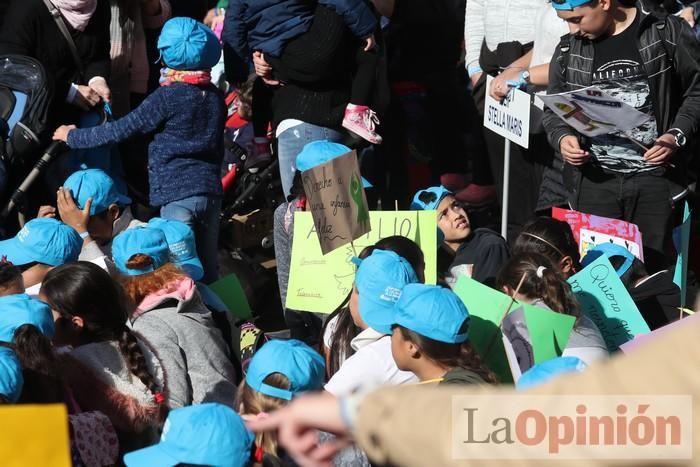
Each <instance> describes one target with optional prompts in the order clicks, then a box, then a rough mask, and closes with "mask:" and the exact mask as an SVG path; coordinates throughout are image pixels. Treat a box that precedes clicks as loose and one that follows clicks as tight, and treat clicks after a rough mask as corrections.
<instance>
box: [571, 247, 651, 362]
mask: <svg viewBox="0 0 700 467" xmlns="http://www.w3.org/2000/svg"><path fill="white" fill-rule="evenodd" d="M569 284H570V285H571V290H572V291H573V292H574V294H575V295H576V298H577V299H578V302H579V304H580V305H581V310H582V311H583V312H584V313H585V314H586V315H587V316H588V317H589V318H591V320H593V322H594V323H595V324H596V326H598V329H600V332H601V334H602V335H603V338H604V339H605V344H606V346H607V347H608V350H609V351H610V352H614V351H616V350H617V349H618V348H619V347H620V346H621V345H622V344H624V343H625V342H627V341H629V340H631V339H632V338H634V336H636V335H638V334H647V333H648V332H649V331H650V330H649V326H648V325H647V323H646V322H645V321H644V318H643V317H642V315H641V314H640V313H639V309H638V308H637V305H636V304H635V303H634V301H633V300H632V297H630V294H629V293H628V292H627V290H626V289H625V286H624V284H622V281H620V279H619V278H618V277H617V274H616V273H615V269H614V268H613V267H612V265H611V264H610V261H608V258H606V257H605V256H601V257H600V258H598V259H596V260H595V261H593V262H592V263H591V264H589V265H588V266H587V267H586V268H584V269H583V270H582V271H580V272H578V273H577V274H576V275H574V276H572V277H570V278H569Z"/></svg>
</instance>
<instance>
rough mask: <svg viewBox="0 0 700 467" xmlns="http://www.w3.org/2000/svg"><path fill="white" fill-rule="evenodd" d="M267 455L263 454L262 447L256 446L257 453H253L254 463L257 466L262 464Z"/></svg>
mask: <svg viewBox="0 0 700 467" xmlns="http://www.w3.org/2000/svg"><path fill="white" fill-rule="evenodd" d="M264 454H265V453H264V452H263V448H262V446H257V445H256V446H255V451H254V452H253V462H255V463H256V464H260V463H261V462H262V461H263V455H264Z"/></svg>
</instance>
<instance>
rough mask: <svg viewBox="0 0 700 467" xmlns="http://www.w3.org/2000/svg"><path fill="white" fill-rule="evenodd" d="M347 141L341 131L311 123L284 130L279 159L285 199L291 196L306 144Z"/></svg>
mask: <svg viewBox="0 0 700 467" xmlns="http://www.w3.org/2000/svg"><path fill="white" fill-rule="evenodd" d="M345 139H346V136H345V135H344V134H343V133H341V132H340V131H337V130H334V129H332V128H325V127H322V126H317V125H312V124H311V123H302V124H300V125H297V126H294V127H291V128H288V129H286V130H284V131H283V132H282V133H281V134H280V135H279V136H278V137H277V158H278V159H279V164H280V178H281V180H282V190H283V191H284V196H285V198H286V197H287V196H289V192H290V190H291V189H292V182H293V181H294V172H295V171H296V159H297V155H298V154H299V153H300V152H301V150H302V149H303V148H304V146H306V144H308V143H311V142H313V141H319V140H328V141H332V142H334V143H340V142H342V141H344V140H345Z"/></svg>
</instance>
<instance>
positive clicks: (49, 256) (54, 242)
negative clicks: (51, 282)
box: [0, 218, 83, 266]
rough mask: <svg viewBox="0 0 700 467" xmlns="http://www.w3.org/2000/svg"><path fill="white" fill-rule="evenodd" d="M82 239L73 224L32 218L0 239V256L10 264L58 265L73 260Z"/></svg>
mask: <svg viewBox="0 0 700 467" xmlns="http://www.w3.org/2000/svg"><path fill="white" fill-rule="evenodd" d="M82 247H83V239H82V238H80V235H79V234H78V232H76V231H75V230H74V229H73V227H70V226H68V225H66V224H64V223H63V222H61V221H58V220H56V219H52V218H40V219H32V220H30V221H29V222H27V223H26V224H25V225H24V227H22V230H20V231H19V232H18V233H17V235H15V236H14V237H12V238H10V239H8V240H4V241H2V242H0V256H5V257H7V260H8V261H9V262H11V263H12V264H14V265H17V266H22V265H23V264H29V263H34V262H36V263H42V264H48V265H49V266H60V265H62V264H65V263H70V262H73V261H77V259H78V256H80V250H81V249H82Z"/></svg>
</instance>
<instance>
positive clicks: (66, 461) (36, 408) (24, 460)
mask: <svg viewBox="0 0 700 467" xmlns="http://www.w3.org/2000/svg"><path fill="white" fill-rule="evenodd" d="M0 420H2V423H1V424H0V440H2V441H0V459H2V465H3V466H24V465H32V466H33V465H36V466H39V465H40V466H42V467H71V465H72V463H71V455H70V440H69V437H68V412H67V411H66V406H65V405H62V404H46V405H2V406H0Z"/></svg>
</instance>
